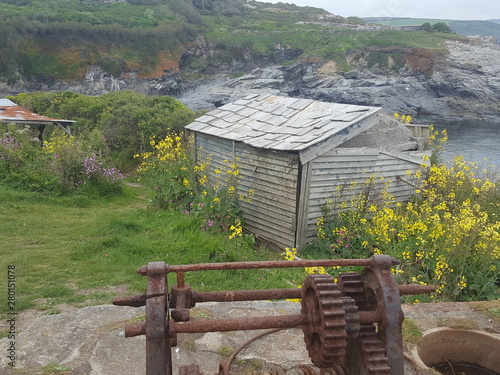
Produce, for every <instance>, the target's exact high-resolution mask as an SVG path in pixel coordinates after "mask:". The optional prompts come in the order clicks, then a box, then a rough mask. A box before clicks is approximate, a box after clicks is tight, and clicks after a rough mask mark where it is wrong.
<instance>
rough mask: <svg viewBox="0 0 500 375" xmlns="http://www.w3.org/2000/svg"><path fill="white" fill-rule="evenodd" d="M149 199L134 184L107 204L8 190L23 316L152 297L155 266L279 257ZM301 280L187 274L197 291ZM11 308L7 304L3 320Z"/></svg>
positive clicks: (1, 231)
mask: <svg viewBox="0 0 500 375" xmlns="http://www.w3.org/2000/svg"><path fill="white" fill-rule="evenodd" d="M147 193H148V192H147V191H146V190H145V189H144V188H142V187H129V186H128V187H126V190H125V192H124V194H123V195H121V196H118V197H114V198H111V199H107V200H104V199H102V200H93V199H89V198H86V197H83V196H78V197H71V198H69V197H63V198H51V197H43V196H41V195H39V194H36V193H27V192H19V191H16V190H12V189H11V188H8V187H5V186H1V185H0V215H1V216H2V218H3V220H1V221H0V242H1V243H2V247H1V248H0V259H1V261H0V264H1V269H2V272H4V275H5V277H4V276H2V277H1V280H2V283H3V286H2V288H3V290H6V289H7V285H6V280H7V278H6V276H7V266H8V265H14V266H15V273H16V274H15V277H16V309H17V311H21V310H24V309H29V308H36V309H38V310H42V311H45V312H46V313H47V314H55V313H57V312H58V311H59V309H60V305H64V304H69V305H71V306H76V307H82V306H88V305H98V304H106V303H111V301H112V299H113V297H115V296H124V295H132V294H139V293H144V291H145V290H146V280H147V279H146V278H145V277H142V276H139V275H137V274H136V272H135V270H136V269H137V268H138V267H140V266H141V265H144V264H147V263H148V262H152V261H164V262H166V263H167V264H190V263H208V262H217V261H245V260H249V261H250V260H268V259H278V258H279V255H278V254H277V253H272V252H269V251H267V250H265V249H260V250H255V249H251V248H248V247H245V246H244V245H243V244H242V242H241V241H234V240H232V241H231V240H229V239H228V237H227V234H223V233H221V234H207V233H205V232H203V231H201V229H200V228H199V226H198V223H197V222H196V221H195V220H194V219H193V218H190V217H189V216H188V215H184V214H182V213H179V212H171V211H168V212H167V211H163V212H158V211H154V210H151V209H148V207H147V203H148V200H147ZM171 276H174V275H171ZM297 277H302V271H301V270H286V269H285V270H248V271H247V270H245V271H237V270H228V271H207V272H191V273H187V274H186V281H187V282H189V283H190V284H191V286H192V287H193V288H194V289H195V290H197V291H210V290H235V289H256V288H281V287H290V286H291V283H292V282H295V281H296V280H295V279H296V278H297ZM297 281H298V280H297ZM170 282H172V280H170ZM7 308H8V307H7V306H6V304H1V305H0V314H5V313H6V312H7Z"/></svg>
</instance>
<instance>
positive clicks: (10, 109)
mask: <svg viewBox="0 0 500 375" xmlns="http://www.w3.org/2000/svg"><path fill="white" fill-rule="evenodd" d="M0 122H13V123H17V124H44V123H45V124H46V123H50V124H62V125H71V124H72V123H74V122H75V121H72V120H60V119H55V118H50V117H46V116H42V115H38V114H36V113H33V112H31V111H28V110H27V109H26V108H23V107H20V106H18V105H17V104H16V103H14V102H12V101H10V100H9V99H0Z"/></svg>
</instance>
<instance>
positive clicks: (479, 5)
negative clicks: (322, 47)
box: [262, 0, 500, 20]
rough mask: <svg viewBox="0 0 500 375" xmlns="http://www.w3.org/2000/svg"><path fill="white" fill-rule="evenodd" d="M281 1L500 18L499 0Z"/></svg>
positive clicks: (360, 11)
mask: <svg viewBox="0 0 500 375" xmlns="http://www.w3.org/2000/svg"><path fill="white" fill-rule="evenodd" d="M262 1H263V2H271V3H277V2H279V1H278V0H262ZM281 2H283V3H294V4H297V5H299V6H312V7H316V8H323V9H325V10H327V11H329V12H330V13H333V14H337V15H339V16H343V17H349V16H358V17H412V18H434V19H436V18H437V19H454V20H486V19H500V1H499V0H340V1H337V0H281Z"/></svg>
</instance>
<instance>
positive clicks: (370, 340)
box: [358, 324, 391, 375]
mask: <svg viewBox="0 0 500 375" xmlns="http://www.w3.org/2000/svg"><path fill="white" fill-rule="evenodd" d="M358 340H359V349H360V354H361V371H360V375H391V368H390V367H389V360H388V359H387V356H386V353H385V348H384V345H383V344H382V341H380V339H379V336H378V334H377V332H376V330H375V326H374V325H373V324H366V325H362V326H361V329H360V332H359V339H358Z"/></svg>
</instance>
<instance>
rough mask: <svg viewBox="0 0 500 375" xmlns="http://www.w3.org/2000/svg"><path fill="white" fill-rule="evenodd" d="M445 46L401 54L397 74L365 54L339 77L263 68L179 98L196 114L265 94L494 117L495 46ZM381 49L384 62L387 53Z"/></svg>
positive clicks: (309, 66)
mask: <svg viewBox="0 0 500 375" xmlns="http://www.w3.org/2000/svg"><path fill="white" fill-rule="evenodd" d="M447 48H448V51H449V54H446V55H444V54H441V55H439V54H436V55H428V54H427V55H426V54H425V53H424V52H422V51H406V52H405V56H406V59H407V61H406V63H405V65H404V66H403V67H401V68H400V69H399V70H398V71H394V70H391V68H390V66H389V68H385V69H384V68H381V67H380V66H372V67H368V66H367V62H366V56H365V57H361V58H359V59H358V65H357V67H356V68H355V69H353V70H351V71H349V72H347V73H341V72H340V73H339V72H337V71H336V67H335V65H336V64H335V62H334V61H331V62H322V63H303V62H301V63H296V64H294V65H290V66H269V67H266V68H259V69H255V70H253V71H252V72H251V73H249V74H246V75H243V76H241V77H239V78H236V79H223V78H222V77H216V78H214V79H213V80H210V81H208V82H204V83H202V84H200V85H198V86H197V87H196V88H195V89H192V90H187V91H185V92H183V94H182V95H180V96H179V97H178V98H179V99H180V100H181V101H183V102H184V103H185V104H186V105H188V106H189V107H192V108H194V109H207V108H208V109H211V108H214V106H220V105H222V104H225V103H228V102H231V101H234V100H236V99H238V98H240V97H243V96H245V95H247V94H249V93H253V92H255V93H260V92H262V91H265V92H267V93H270V94H281V95H283V94H284V95H290V96H295V97H304V98H310V99H316V100H322V101H327V102H340V103H352V104H359V105H369V106H380V107H383V108H384V110H385V111H387V112H389V113H392V112H395V111H398V112H400V113H404V114H412V115H415V114H431V115H434V116H436V117H441V118H447V119H450V118H475V119H488V120H500V106H498V103H500V74H499V73H500V46H499V45H498V44H496V43H493V42H491V41H488V40H482V39H471V40H470V41H469V42H468V43H462V42H450V43H449V44H448V45H447ZM384 52H385V53H386V56H387V59H388V60H389V64H390V56H391V55H390V51H384ZM399 52H400V53H401V52H404V51H399Z"/></svg>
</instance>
